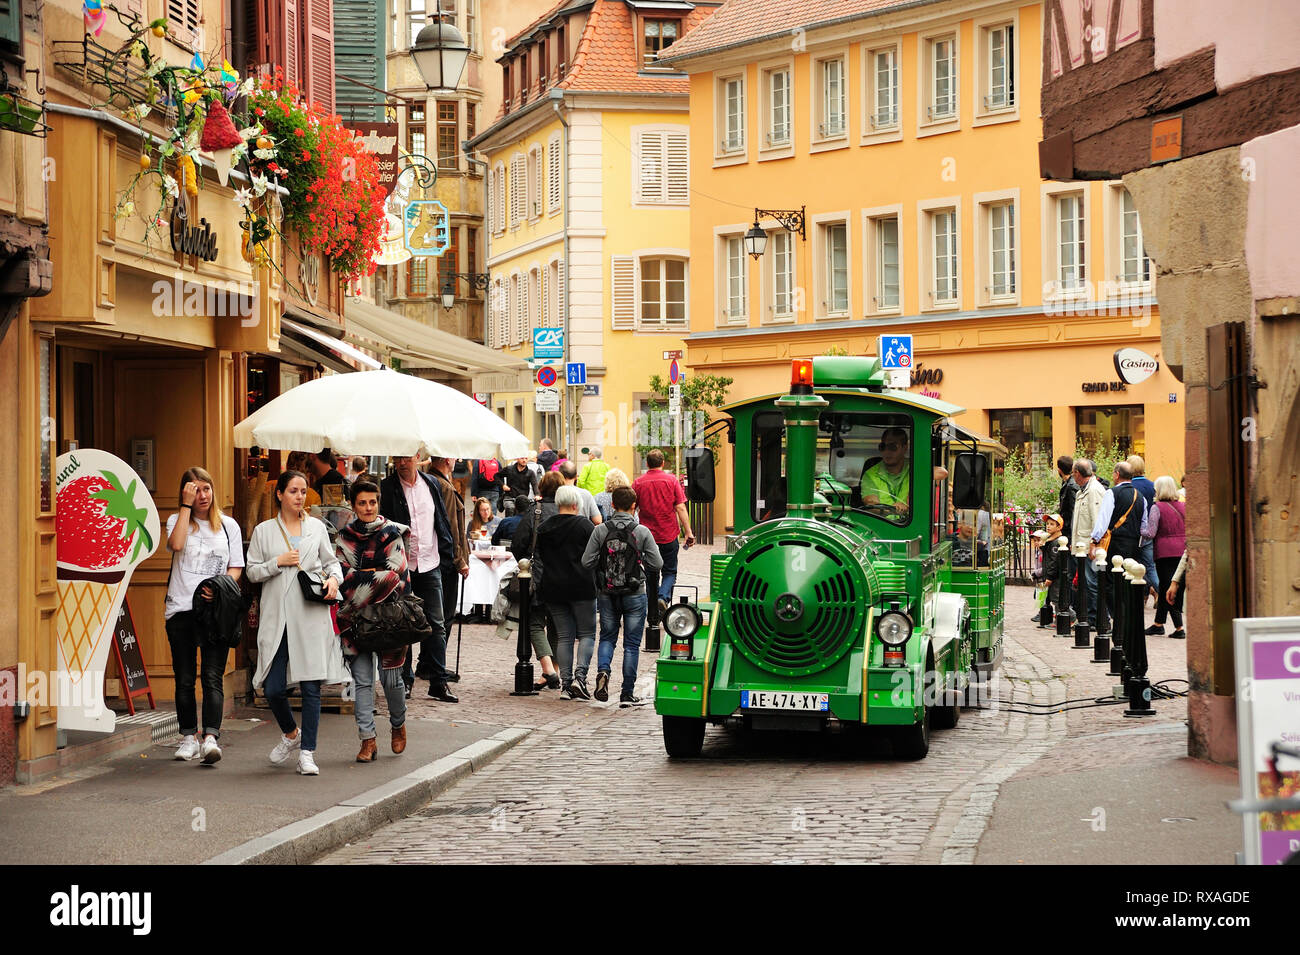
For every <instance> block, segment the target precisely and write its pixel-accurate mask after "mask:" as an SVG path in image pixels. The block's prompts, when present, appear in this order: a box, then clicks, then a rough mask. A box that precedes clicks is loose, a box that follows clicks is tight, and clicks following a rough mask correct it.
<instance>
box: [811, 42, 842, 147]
mask: <svg viewBox="0 0 1300 955" xmlns="http://www.w3.org/2000/svg"><path fill="white" fill-rule="evenodd" d="M817 80H818V87H819V91H820V94H821V107H820V111H819V113H818V120H819V122H818V124H817V138H818V139H839V138H840V137H842V136H844V135H845V132H846V126H845V121H844V119H845V109H846V102H847V99H846V95H845V90H844V58H843V57H836V58H834V59H830V60H822V61H821V62H819V63H818V64H817Z"/></svg>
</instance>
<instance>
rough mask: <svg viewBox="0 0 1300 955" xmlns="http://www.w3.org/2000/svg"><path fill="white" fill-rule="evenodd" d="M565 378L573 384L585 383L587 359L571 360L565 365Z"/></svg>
mask: <svg viewBox="0 0 1300 955" xmlns="http://www.w3.org/2000/svg"><path fill="white" fill-rule="evenodd" d="M564 379H565V381H567V382H568V383H569V384H571V385H585V384H586V383H587V363H586V362H585V361H571V362H569V363H568V364H567V365H565V366H564Z"/></svg>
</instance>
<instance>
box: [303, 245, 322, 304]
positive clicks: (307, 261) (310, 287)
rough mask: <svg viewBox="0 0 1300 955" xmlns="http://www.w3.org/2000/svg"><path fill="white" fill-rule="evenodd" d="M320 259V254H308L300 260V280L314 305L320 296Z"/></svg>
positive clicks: (304, 291) (308, 299)
mask: <svg viewBox="0 0 1300 955" xmlns="http://www.w3.org/2000/svg"><path fill="white" fill-rule="evenodd" d="M320 259H321V257H320V256H319V255H308V256H305V257H304V258H302V259H300V260H299V261H298V281H299V282H301V283H302V290H303V293H304V294H305V295H306V296H307V301H308V302H310V303H311V304H312V305H315V304H316V300H317V299H318V298H320Z"/></svg>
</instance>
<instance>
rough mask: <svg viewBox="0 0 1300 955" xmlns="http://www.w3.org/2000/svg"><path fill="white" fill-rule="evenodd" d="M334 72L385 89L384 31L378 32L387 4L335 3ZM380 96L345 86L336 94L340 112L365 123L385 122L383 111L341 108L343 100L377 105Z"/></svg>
mask: <svg viewBox="0 0 1300 955" xmlns="http://www.w3.org/2000/svg"><path fill="white" fill-rule="evenodd" d="M333 12H334V71H335V73H336V74H337V75H342V76H350V77H352V78H353V79H356V80H360V81H361V82H362V83H368V84H370V85H371V86H378V87H380V88H383V86H384V79H385V76H384V72H383V67H382V65H381V64H383V62H384V31H383V30H379V29H376V28H375V25H376V24H377V23H382V22H383V20H384V14H385V5H384V0H334V11H333ZM382 98H383V97H382V95H381V94H379V93H375V92H372V91H371V90H367V89H366V88H365V87H362V86H356V85H355V84H352V83H347V82H344V83H342V85H337V84H336V88H335V91H334V103H335V106H336V107H338V109H339V112H340V113H342V114H343V115H345V116H347V117H349V118H350V119H351V118H355V119H358V120H362V121H370V122H380V121H382V120H383V118H384V116H383V107H382V106H378V105H376V106H373V107H359V106H358V107H352V106H347V107H339V106H338V102H339V100H346V101H349V102H367V101H370V102H377V101H378V100H380V99H382Z"/></svg>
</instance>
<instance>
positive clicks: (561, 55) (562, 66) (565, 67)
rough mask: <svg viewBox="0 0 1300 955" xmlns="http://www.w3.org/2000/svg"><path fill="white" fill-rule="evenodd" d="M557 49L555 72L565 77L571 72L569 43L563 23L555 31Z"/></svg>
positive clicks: (561, 77)
mask: <svg viewBox="0 0 1300 955" xmlns="http://www.w3.org/2000/svg"><path fill="white" fill-rule="evenodd" d="M555 49H556V53H555V73H556V75H557V76H558V77H559V78H560V79H564V77H565V74H567V73H568V72H569V44H568V40H567V39H566V37H565V30H564V24H563V23H561V24H560V27H559V29H557V30H556V31H555Z"/></svg>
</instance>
